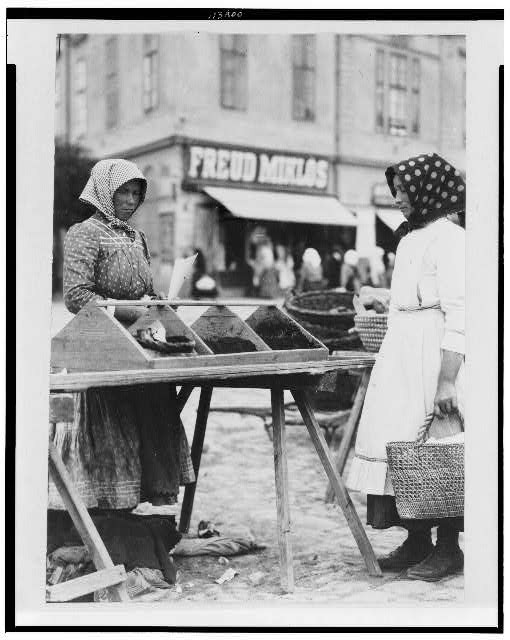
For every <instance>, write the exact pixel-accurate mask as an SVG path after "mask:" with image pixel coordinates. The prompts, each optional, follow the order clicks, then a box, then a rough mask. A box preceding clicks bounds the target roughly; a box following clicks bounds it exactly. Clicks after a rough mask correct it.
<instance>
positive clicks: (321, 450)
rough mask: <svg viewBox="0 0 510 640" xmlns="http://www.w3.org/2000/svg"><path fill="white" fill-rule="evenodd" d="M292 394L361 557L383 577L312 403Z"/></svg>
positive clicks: (300, 394) (297, 393)
mask: <svg viewBox="0 0 510 640" xmlns="http://www.w3.org/2000/svg"><path fill="white" fill-rule="evenodd" d="M291 392H292V395H293V396H294V399H295V400H296V404H297V406H298V408H299V411H300V412H301V415H302V417H303V421H304V423H305V425H306V428H307V429H308V433H309V434H310V437H311V438H312V442H313V444H314V446H315V449H316V451H317V453H318V455H319V458H320V460H321V462H322V466H323V467H324V471H325V472H326V474H327V476H328V478H329V480H330V482H331V484H332V486H333V489H334V491H335V495H336V498H337V500H338V504H339V505H340V507H341V509H342V511H343V513H344V516H345V518H346V520H347V524H348V525H349V528H350V530H351V532H352V535H353V536H354V539H355V540H356V543H357V545H358V548H359V550H360V551H361V555H362V556H363V559H364V560H365V564H366V566H367V569H368V573H369V574H370V575H371V576H381V575H382V572H381V568H380V567H379V564H378V562H377V559H376V557H375V554H374V550H373V549H372V545H371V544H370V541H369V539H368V538H367V534H366V532H365V530H364V528H363V525H362V524H361V521H360V519H359V516H358V514H357V513H356V509H355V508H354V505H353V504H352V500H351V498H350V496H349V494H348V492H347V489H346V488H345V485H344V483H343V481H342V478H341V477H340V475H339V474H338V471H337V470H336V469H335V466H334V464H333V461H332V460H331V456H330V452H329V448H328V445H327V444H326V441H325V440H324V436H323V435H322V431H321V428H320V427H319V424H318V423H317V420H316V419H315V416H314V415H313V411H312V407H311V405H310V401H309V400H308V398H307V396H306V393H305V392H304V391H296V390H292V389H291Z"/></svg>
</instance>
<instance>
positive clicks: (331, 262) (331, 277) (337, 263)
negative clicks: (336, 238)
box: [323, 245, 343, 289]
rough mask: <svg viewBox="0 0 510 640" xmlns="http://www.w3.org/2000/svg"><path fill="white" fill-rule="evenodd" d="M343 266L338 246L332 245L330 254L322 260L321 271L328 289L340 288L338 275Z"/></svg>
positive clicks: (341, 252)
mask: <svg viewBox="0 0 510 640" xmlns="http://www.w3.org/2000/svg"><path fill="white" fill-rule="evenodd" d="M342 264H343V251H342V249H341V248H340V247H339V246H338V245H334V246H333V249H332V251H331V253H328V255H327V256H326V257H325V258H324V262H323V271H324V278H325V279H326V281H327V287H328V289H336V288H338V287H339V286H340V273H341V270H342Z"/></svg>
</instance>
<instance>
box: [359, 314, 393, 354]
mask: <svg viewBox="0 0 510 640" xmlns="http://www.w3.org/2000/svg"><path fill="white" fill-rule="evenodd" d="M354 326H355V327H356V330H357V332H358V334H359V337H360V339H361V342H362V344H363V346H364V347H365V349H366V350H367V351H374V352H376V351H379V349H380V347H381V344H382V341H383V340H384V336H385V335H386V330H387V328H388V314H387V313H374V314H370V313H367V314H360V315H357V316H355V317H354Z"/></svg>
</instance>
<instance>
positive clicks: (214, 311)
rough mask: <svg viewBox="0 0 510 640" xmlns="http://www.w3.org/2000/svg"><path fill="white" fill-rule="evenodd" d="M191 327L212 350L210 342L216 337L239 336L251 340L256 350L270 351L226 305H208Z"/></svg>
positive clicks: (250, 353)
mask: <svg viewBox="0 0 510 640" xmlns="http://www.w3.org/2000/svg"><path fill="white" fill-rule="evenodd" d="M191 327H192V329H193V330H194V331H195V332H196V333H198V335H199V336H200V337H201V338H202V340H203V341H204V342H205V343H206V344H207V345H208V346H209V347H210V348H211V349H212V350H213V351H214V347H212V346H211V344H210V342H211V341H212V340H216V339H218V338H239V339H241V340H247V341H248V342H251V343H252V344H253V345H254V346H255V348H256V350H257V351H270V348H269V347H268V346H267V344H266V343H265V342H264V341H263V340H262V339H261V338H260V336H258V335H257V334H256V333H255V331H253V329H251V327H249V326H248V325H247V324H246V323H245V322H244V321H243V320H241V318H240V317H239V316H238V315H236V314H235V313H234V312H233V311H231V310H230V309H229V308H228V307H209V309H207V311H206V312H205V313H203V314H202V315H201V316H200V317H199V318H197V319H196V320H195V322H194V323H193V324H192V325H191ZM241 353H242V352H241ZM246 353H247V354H249V357H251V356H253V355H255V354H254V353H253V352H252V351H250V352H246ZM223 355H226V354H223ZM246 357H248V356H246Z"/></svg>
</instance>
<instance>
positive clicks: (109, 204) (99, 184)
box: [80, 159, 147, 239]
mask: <svg viewBox="0 0 510 640" xmlns="http://www.w3.org/2000/svg"><path fill="white" fill-rule="evenodd" d="M135 179H136V180H140V181H141V185H142V193H141V196H140V204H139V205H138V206H140V205H141V204H142V202H143V201H144V199H145V192H146V191H147V180H146V179H145V176H144V175H143V173H142V172H141V171H140V169H139V168H138V167H137V166H136V164H134V163H133V162H129V160H117V159H111V160H100V161H99V162H98V163H97V164H95V165H94V166H93V167H92V171H91V173H90V178H89V180H88V182H87V184H86V185H85V188H84V189H83V191H82V194H81V195H80V200H81V201H82V202H87V203H88V204H91V205H92V206H93V207H95V208H96V209H97V210H98V211H100V212H101V213H102V214H103V215H104V216H105V218H106V219H107V220H108V222H109V223H110V225H111V226H112V227H113V228H117V229H123V230H124V231H126V232H127V233H128V234H129V235H130V236H131V237H132V238H133V239H134V238H135V236H136V232H135V230H134V229H133V227H131V226H130V225H129V224H128V223H127V222H124V220H120V219H119V218H116V217H115V208H114V206H113V194H114V193H115V192H116V191H117V189H119V187H122V185H123V184H126V182H129V181H130V180H135Z"/></svg>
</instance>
